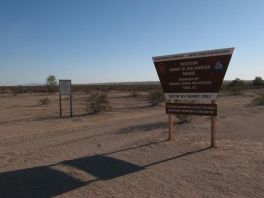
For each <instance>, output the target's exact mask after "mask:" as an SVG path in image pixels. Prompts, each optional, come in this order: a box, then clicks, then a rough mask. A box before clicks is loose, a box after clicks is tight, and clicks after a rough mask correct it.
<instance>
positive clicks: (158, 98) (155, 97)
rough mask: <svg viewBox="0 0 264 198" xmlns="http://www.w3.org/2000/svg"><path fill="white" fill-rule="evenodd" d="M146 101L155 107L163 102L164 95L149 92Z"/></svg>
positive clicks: (157, 92)
mask: <svg viewBox="0 0 264 198" xmlns="http://www.w3.org/2000/svg"><path fill="white" fill-rule="evenodd" d="M148 101H149V103H150V104H151V105H152V106H156V105H158V104H160V103H161V102H164V101H165V97H164V93H163V92H162V91H160V90H154V91H151V92H149V95H148Z"/></svg>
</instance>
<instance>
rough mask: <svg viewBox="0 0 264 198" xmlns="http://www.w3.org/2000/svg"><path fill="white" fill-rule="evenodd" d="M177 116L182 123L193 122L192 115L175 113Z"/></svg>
mask: <svg viewBox="0 0 264 198" xmlns="http://www.w3.org/2000/svg"><path fill="white" fill-rule="evenodd" d="M174 116H175V117H176V118H178V120H179V121H180V122H179V123H180V124H183V123H187V122H191V120H192V116H191V115H187V114H174Z"/></svg>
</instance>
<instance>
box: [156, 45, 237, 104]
mask: <svg viewBox="0 0 264 198" xmlns="http://www.w3.org/2000/svg"><path fill="white" fill-rule="evenodd" d="M233 51H234V48H225V49H218V50H209V51H200V52H191V53H184V54H175V55H168V56H157V57H153V62H154V64H155V67H156V70H157V73H158V76H159V79H160V82H161V86H162V88H163V91H164V93H165V96H166V98H167V99H174V100H215V99H216V97H217V93H218V92H219V90H220V88H221V86H222V83H223V79H224V76H225V73H226V70H227V67H228V65H229V62H230V59H231V56H232V54H233Z"/></svg>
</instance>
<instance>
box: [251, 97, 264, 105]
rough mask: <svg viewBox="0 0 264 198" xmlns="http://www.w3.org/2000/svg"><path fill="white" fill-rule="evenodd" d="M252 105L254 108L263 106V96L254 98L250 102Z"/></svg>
mask: <svg viewBox="0 0 264 198" xmlns="http://www.w3.org/2000/svg"><path fill="white" fill-rule="evenodd" d="M252 104H253V105H256V106H259V105H264V94H263V95H259V96H257V97H255V98H254V99H253V100H252Z"/></svg>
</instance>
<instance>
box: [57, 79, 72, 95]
mask: <svg viewBox="0 0 264 198" xmlns="http://www.w3.org/2000/svg"><path fill="white" fill-rule="evenodd" d="M59 86H60V95H71V80H59Z"/></svg>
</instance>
